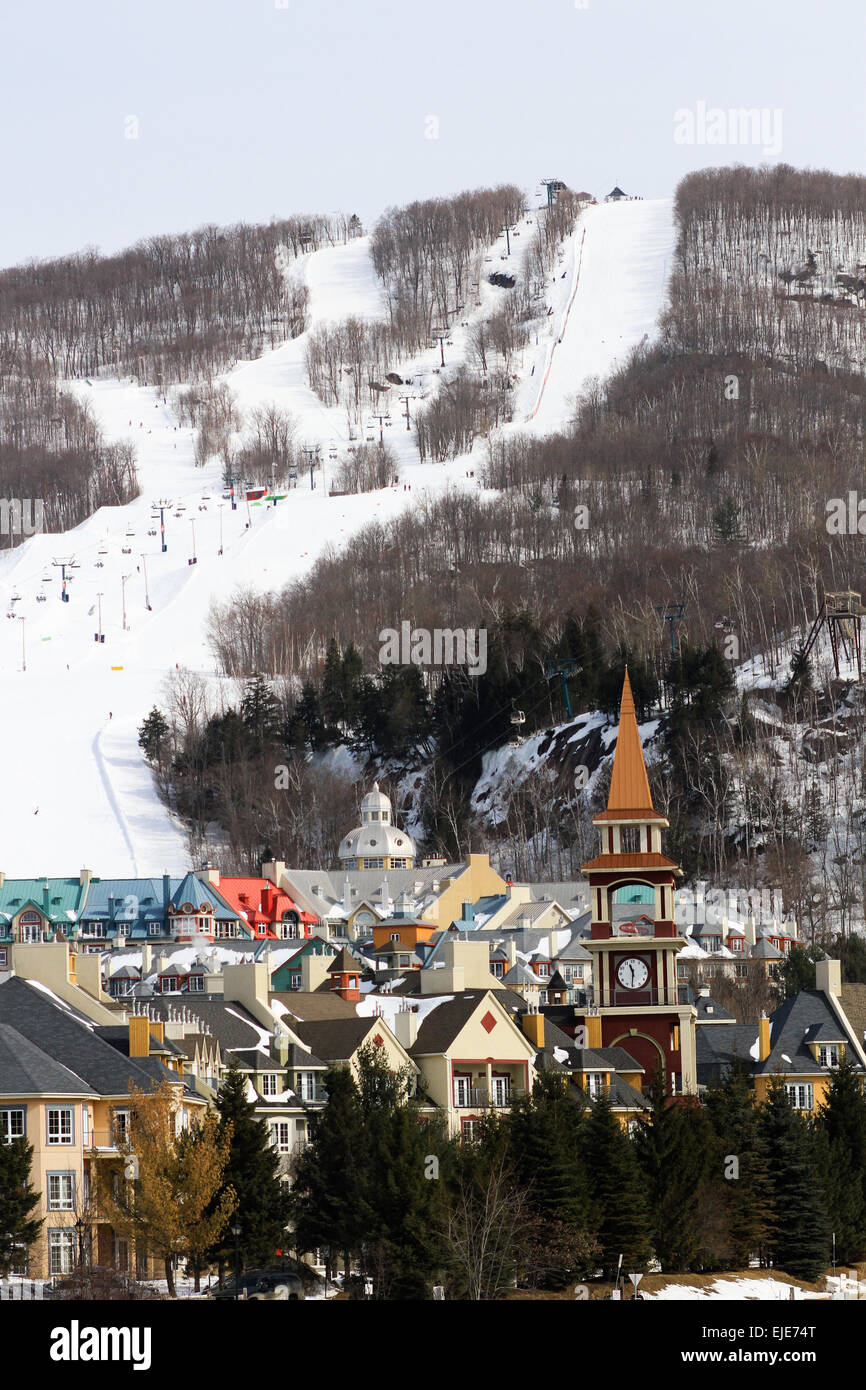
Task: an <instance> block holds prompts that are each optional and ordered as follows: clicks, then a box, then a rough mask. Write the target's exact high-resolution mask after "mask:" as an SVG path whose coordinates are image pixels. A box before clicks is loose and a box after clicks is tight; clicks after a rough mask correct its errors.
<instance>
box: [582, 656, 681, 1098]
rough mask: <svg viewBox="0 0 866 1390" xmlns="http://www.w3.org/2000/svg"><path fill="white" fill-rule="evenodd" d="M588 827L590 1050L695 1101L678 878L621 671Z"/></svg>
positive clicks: (626, 684) (627, 689) (628, 688)
mask: <svg viewBox="0 0 866 1390" xmlns="http://www.w3.org/2000/svg"><path fill="white" fill-rule="evenodd" d="M593 824H594V825H597V826H598V828H599V831H600V834H601V853H600V854H598V855H597V857H596V858H595V859H591V860H590V862H589V863H588V864H584V866H583V872H584V873H585V875H586V877H587V879H588V881H589V885H590V901H591V907H592V921H591V927H590V931H591V939H590V940H589V941H588V942H587V943H586V945H587V947H588V949H589V950H590V951H591V952H592V958H593V960H592V969H593V1000H594V1004H593V1008H592V1011H591V1013H590V1014H589V1015H588V1017H587V1019H586V1020H585V1022H586V1024H587V1033H588V1037H589V1039H590V1044H589V1045H590V1046H599V1045H601V1046H602V1047H622V1048H625V1050H626V1051H627V1052H628V1053H630V1055H631V1056H632V1057H634V1059H635V1061H637V1062H639V1063H640V1065H641V1066H642V1067H643V1068H644V1074H645V1078H646V1080H647V1082H648V1081H649V1079H650V1077H651V1076H652V1074H653V1072H655V1071H657V1070H658V1069H659V1068H661V1069H663V1070H664V1073H665V1079H666V1082H667V1085H668V1087H669V1089H670V1090H671V1091H675V1092H676V1093H677V1094H687V1095H691V1094H694V1093H695V1092H696V1091H697V1076H696V1069H695V1019H696V1018H697V1010H696V1009H695V1008H694V1006H693V1005H692V1004H688V1003H686V1002H683V1000H684V997H685V994H686V990H685V987H683V988H682V989H681V988H680V986H679V985H678V983H677V956H678V954H679V952H680V951H681V950H682V949H683V947H684V946H685V945H686V942H685V940H684V939H683V938H681V937H678V936H677V929H676V925H675V922H674V891H675V888H676V881H677V877H679V876H681V875H682V870H681V869H680V868H678V866H677V865H676V864H675V863H674V862H673V860H672V859H668V858H666V857H665V855H664V854H662V830H664V829H667V827H668V825H669V822H668V821H667V820H666V819H665V817H664V816H661V815H659V813H658V812H657V811H656V809H655V807H654V806H653V802H652V795H651V793H650V786H649V778H648V777H647V772H646V764H645V762H644V756H643V750H642V748H641V741H640V734H639V733H638V727H637V717H636V715H635V707H634V699H633V696H632V692H631V685H630V683H629V678H628V670H626V672H625V679H624V680H623V687H622V701H621V704H620V714H619V730H618V733H617V740H616V752H615V753H614V759H613V772H612V774H611V781H610V795H609V797H608V801H607V807H606V809H605V810H604V811H602V813H601V815H599V816H596V817H595V819H594V821H593ZM681 995H682V996H683V998H682V999H681Z"/></svg>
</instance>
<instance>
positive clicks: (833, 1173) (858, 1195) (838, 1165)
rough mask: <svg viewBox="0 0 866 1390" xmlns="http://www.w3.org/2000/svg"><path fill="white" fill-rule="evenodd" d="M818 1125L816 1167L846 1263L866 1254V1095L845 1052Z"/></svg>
mask: <svg viewBox="0 0 866 1390" xmlns="http://www.w3.org/2000/svg"><path fill="white" fill-rule="evenodd" d="M818 1127H819V1130H820V1132H821V1133H822V1134H823V1136H824V1138H825V1140H826V1148H825V1151H824V1161H823V1162H822V1164H821V1169H822V1171H823V1172H824V1173H825V1175H826V1186H827V1207H828V1216H829V1218H830V1224H831V1229H832V1231H833V1232H834V1233H835V1236H836V1257H837V1259H838V1260H840V1261H842V1262H843V1263H845V1264H849V1263H852V1262H855V1261H858V1260H862V1259H864V1258H866V1098H864V1095H863V1090H862V1086H861V1081H860V1076H859V1074H858V1073H857V1072H856V1071H855V1069H854V1067H853V1066H852V1065H851V1061H850V1059H849V1058H848V1057H847V1056H846V1057H844V1058H843V1059H842V1062H841V1064H840V1065H839V1066H838V1067H836V1068H834V1070H833V1072H832V1074H831V1078H830V1085H829V1088H828V1090H827V1097H826V1100H825V1101H824V1104H823V1105H822V1107H821V1109H820V1111H819V1115H818Z"/></svg>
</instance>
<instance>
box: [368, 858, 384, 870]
mask: <svg viewBox="0 0 866 1390" xmlns="http://www.w3.org/2000/svg"><path fill="white" fill-rule="evenodd" d="M384 867H385V860H384V859H383V858H382V857H381V855H380V856H379V858H378V859H365V860H364V868H365V869H384Z"/></svg>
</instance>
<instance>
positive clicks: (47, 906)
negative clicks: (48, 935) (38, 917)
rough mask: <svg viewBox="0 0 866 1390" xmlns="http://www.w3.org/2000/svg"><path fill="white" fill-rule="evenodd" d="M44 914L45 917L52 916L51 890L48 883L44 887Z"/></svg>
mask: <svg viewBox="0 0 866 1390" xmlns="http://www.w3.org/2000/svg"><path fill="white" fill-rule="evenodd" d="M42 913H43V916H45V917H50V916H51V889H50V888H49V887H48V884H47V883H43V885H42ZM49 925H50V924H49Z"/></svg>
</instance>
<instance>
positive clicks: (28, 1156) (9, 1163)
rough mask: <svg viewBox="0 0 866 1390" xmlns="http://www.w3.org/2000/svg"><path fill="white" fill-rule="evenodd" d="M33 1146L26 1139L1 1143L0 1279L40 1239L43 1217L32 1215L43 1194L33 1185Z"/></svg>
mask: <svg viewBox="0 0 866 1390" xmlns="http://www.w3.org/2000/svg"><path fill="white" fill-rule="evenodd" d="M32 1162H33V1145H32V1144H29V1143H28V1142H27V1140H26V1139H24V1138H20V1139H13V1141H12V1143H11V1144H5V1143H0V1277H2V1278H4V1279H6V1278H8V1276H9V1270H10V1269H11V1267H12V1265H13V1264H15V1263H16V1261H17V1260H18V1259H20V1257H21V1253H22V1249H24V1250H26V1249H27V1247H29V1246H31V1245H32V1244H33V1242H34V1241H35V1240H36V1239H37V1238H38V1236H39V1232H40V1230H41V1229H42V1218H41V1217H34V1216H33V1215H32V1211H33V1208H34V1207H35V1206H38V1204H39V1197H40V1194H39V1193H38V1192H34V1191H33V1188H32V1187H31V1185H30V1169H31V1164H32Z"/></svg>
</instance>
